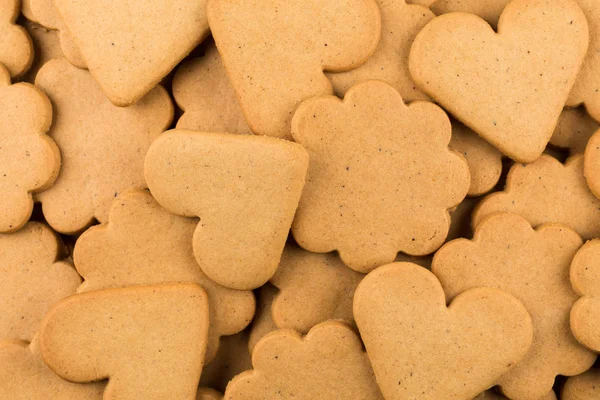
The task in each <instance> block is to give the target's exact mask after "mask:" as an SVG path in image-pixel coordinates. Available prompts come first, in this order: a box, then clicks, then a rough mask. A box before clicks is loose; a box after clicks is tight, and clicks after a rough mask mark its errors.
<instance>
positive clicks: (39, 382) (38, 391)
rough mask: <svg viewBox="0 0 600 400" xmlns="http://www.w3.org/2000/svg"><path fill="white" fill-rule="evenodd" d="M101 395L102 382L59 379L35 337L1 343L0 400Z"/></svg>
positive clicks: (98, 398) (83, 399) (89, 399)
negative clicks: (47, 362) (84, 382)
mask: <svg viewBox="0 0 600 400" xmlns="http://www.w3.org/2000/svg"><path fill="white" fill-rule="evenodd" d="M103 392H104V383H89V384H79V383H71V382H69V381H65V380H64V379H61V378H60V377H58V376H57V375H56V374H55V373H54V372H52V371H51V370H50V369H49V368H48V367H47V366H46V364H44V360H42V356H41V355H40V352H39V346H38V343H37V338H35V339H34V340H33V341H32V342H31V344H30V345H27V342H22V341H4V342H0V398H1V399H6V400H9V399H10V400H49V399H51V400H102V393H103ZM203 400H204V399H203Z"/></svg>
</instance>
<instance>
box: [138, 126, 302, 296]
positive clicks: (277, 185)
mask: <svg viewBox="0 0 600 400" xmlns="http://www.w3.org/2000/svg"><path fill="white" fill-rule="evenodd" d="M307 164H308V155H307V154H306V151H305V150H304V149H303V148H302V146H300V145H298V144H296V143H292V142H288V141H285V140H281V139H276V138H270V137H264V136H262V137H261V136H251V135H232V134H227V133H222V134H220V133H204V132H195V131H188V130H172V131H169V132H167V133H165V134H164V135H161V136H160V137H159V138H158V139H157V140H155V141H154V143H152V146H151V147H150V150H149V151H148V155H147V156H146V166H145V174H146V181H147V182H148V186H149V188H150V191H151V192H152V195H153V196H154V197H155V198H156V200H157V201H158V203H159V204H160V205H162V206H163V207H165V208H166V209H167V210H169V211H171V212H172V213H175V214H178V215H183V216H188V217H200V222H199V223H198V226H197V228H196V231H195V232H194V238H193V245H194V254H195V255H196V260H197V261H198V263H199V264H200V268H202V270H203V271H204V273H205V274H206V275H207V276H208V277H209V278H210V279H212V280H214V281H215V282H217V283H219V284H221V285H223V286H225V287H229V288H232V289H238V290H247V289H254V288H257V287H259V286H261V285H263V284H264V283H265V282H266V281H268V280H269V279H270V278H271V277H272V276H273V274H274V273H275V270H276V269H277V265H278V263H279V258H280V257H281V252H282V251H283V247H284V245H285V242H286V239H287V236H288V232H289V228H290V225H291V224H292V219H293V217H294V212H295V211H296V207H297V206H298V200H299V198H300V194H301V192H302V187H303V186H304V177H305V175H306V169H307V166H308V165H307Z"/></svg>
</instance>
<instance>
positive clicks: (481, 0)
mask: <svg viewBox="0 0 600 400" xmlns="http://www.w3.org/2000/svg"><path fill="white" fill-rule="evenodd" d="M509 1H510V0H433V3H432V4H431V6H430V8H431V11H433V12H434V13H436V14H437V15H440V14H447V13H451V12H465V13H469V14H475V15H477V16H479V17H481V18H483V19H484V20H486V21H487V22H488V23H489V24H490V25H492V27H493V28H494V29H495V28H496V26H497V25H498V19H500V14H502V11H503V10H504V7H506V5H507V4H508V3H509Z"/></svg>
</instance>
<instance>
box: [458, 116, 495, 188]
mask: <svg viewBox="0 0 600 400" xmlns="http://www.w3.org/2000/svg"><path fill="white" fill-rule="evenodd" d="M448 147H449V148H450V149H451V150H454V151H456V152H457V153H459V154H462V155H463V156H464V157H465V159H466V160H467V164H468V165H469V172H470V173H471V186H470V187H469V192H468V195H469V196H480V195H482V194H485V193H487V192H489V191H490V190H492V189H493V188H494V186H496V183H498V180H499V179H500V175H501V174H502V153H500V152H499V151H498V150H496V149H495V148H494V147H493V146H492V145H490V144H489V143H488V142H486V141H485V140H483V139H482V138H480V137H479V136H478V135H477V134H476V133H475V132H473V131H472V130H471V129H469V128H467V127H466V126H464V125H463V124H461V123H460V122H458V121H452V139H450V144H449V145H448Z"/></svg>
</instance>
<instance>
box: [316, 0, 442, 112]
mask: <svg viewBox="0 0 600 400" xmlns="http://www.w3.org/2000/svg"><path fill="white" fill-rule="evenodd" d="M376 1H377V5H378V6H379V11H380V12H381V39H380V40H379V45H378V46H377V49H376V50H375V53H374V54H373V55H372V56H371V57H369V59H368V60H367V62H366V63H365V64H364V65H362V66H360V67H358V68H356V69H353V70H350V71H347V72H341V73H330V74H327V77H328V78H329V80H330V81H331V83H332V85H333V91H334V93H335V94H336V95H337V96H339V97H343V96H344V94H345V93H346V92H347V91H348V90H349V89H350V88H351V87H352V86H354V85H355V84H357V83H360V82H363V81H367V80H370V79H378V80H381V81H384V82H386V83H388V84H389V85H391V86H392V87H393V88H394V89H396V90H397V91H398V92H399V93H400V95H401V96H402V98H403V99H404V101H406V102H409V101H413V100H426V99H428V96H427V95H425V93H423V92H421V91H420V90H419V89H417V88H416V86H415V83H414V82H413V80H412V78H411V76H410V73H409V72H408V54H409V52H410V46H411V44H412V42H413V41H414V40H415V36H417V33H419V31H420V30H421V29H423V27H424V26H425V24H427V23H428V22H429V21H430V20H431V19H433V17H434V16H435V15H434V14H433V13H432V12H431V11H430V10H429V9H427V8H425V7H423V6H419V5H411V4H406V3H405V0H395V1H389V0H376Z"/></svg>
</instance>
